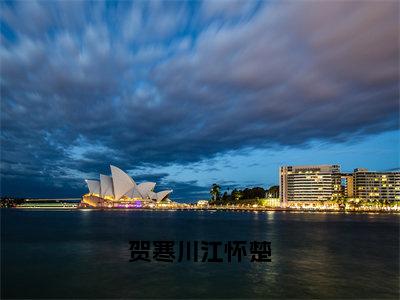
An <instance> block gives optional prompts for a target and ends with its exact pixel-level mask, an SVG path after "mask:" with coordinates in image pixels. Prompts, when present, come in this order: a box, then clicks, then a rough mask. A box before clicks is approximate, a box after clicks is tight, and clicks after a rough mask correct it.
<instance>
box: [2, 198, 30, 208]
mask: <svg viewBox="0 0 400 300" xmlns="http://www.w3.org/2000/svg"><path fill="white" fill-rule="evenodd" d="M24 202H25V199H23V198H12V197H1V198H0V207H15V206H16V205H18V204H22V203H24Z"/></svg>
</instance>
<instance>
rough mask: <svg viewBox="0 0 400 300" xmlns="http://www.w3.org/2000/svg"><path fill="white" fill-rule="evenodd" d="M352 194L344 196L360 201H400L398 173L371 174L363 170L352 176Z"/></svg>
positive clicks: (399, 174)
mask: <svg viewBox="0 0 400 300" xmlns="http://www.w3.org/2000/svg"><path fill="white" fill-rule="evenodd" d="M352 177H353V179H352V183H353V184H352V187H351V184H348V185H349V186H350V189H349V190H351V188H352V190H353V193H351V192H348V194H347V195H346V196H348V197H349V198H356V199H362V200H374V199H379V200H387V201H395V200H400V172H373V171H368V170H367V169H364V168H362V169H361V168H358V169H355V170H354V173H353V174H352Z"/></svg>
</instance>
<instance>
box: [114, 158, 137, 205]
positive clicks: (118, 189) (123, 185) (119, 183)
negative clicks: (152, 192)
mask: <svg viewBox="0 0 400 300" xmlns="http://www.w3.org/2000/svg"><path fill="white" fill-rule="evenodd" d="M110 168H111V175H112V181H113V184H114V200H115V201H118V200H119V199H120V198H121V197H122V196H123V195H125V194H126V193H127V192H128V191H130V190H131V189H132V188H136V183H135V181H134V180H133V179H132V178H131V177H130V176H129V175H128V174H126V173H125V172H124V171H122V170H121V169H120V168H117V167H115V166H112V165H110Z"/></svg>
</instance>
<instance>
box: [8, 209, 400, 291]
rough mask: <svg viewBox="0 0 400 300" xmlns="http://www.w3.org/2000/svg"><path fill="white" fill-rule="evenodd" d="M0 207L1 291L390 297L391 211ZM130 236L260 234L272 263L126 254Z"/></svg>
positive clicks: (394, 251) (395, 226)
mask: <svg viewBox="0 0 400 300" xmlns="http://www.w3.org/2000/svg"><path fill="white" fill-rule="evenodd" d="M1 214H2V253H3V257H2V259H3V260H2V293H3V294H2V296H3V298H13V297H14V298H15V297H17V298H35V297H36V298H44V297H47V298H49V297H50V298H53V297H69V298H72V297H74V298H76V297H81V298H82V297H85V298H94V297H96V298H98V297H110V298H138V297H158V298H160V297H162V298H188V297H203V298H211V297H213V298H218V297H219V298H221V297H223V298H224V297H225V298H226V297H233V298H267V297H269V298H282V297H284V298H287V297H294V298H309V297H313V298H332V297H334V298H344V297H356V298H385V297H389V298H398V290H399V286H398V278H399V273H398V270H399V256H398V251H399V219H400V218H399V216H398V215H382V214H373V215H372V214H346V213H319V212H318V213H317V212H313V213H299V212H259V213H254V212H219V211H218V212H206V211H199V212H190V211H189V212H187V211H186V212H182V211H163V212H159V211H129V210H120V211H98V210H75V211H74V210H71V211H40V210H34V211H32V210H12V209H8V210H2V211H1ZM133 239H135V240H140V239H142V240H150V241H154V240H174V241H180V240H183V241H194V240H200V241H201V240H206V241H222V242H224V241H228V240H245V241H248V242H250V241H252V240H268V241H271V243H272V262H271V263H264V264H263V263H250V262H248V261H247V260H244V261H243V262H242V263H235V262H233V263H231V264H229V263H225V262H224V263H220V264H212V263H194V262H184V263H178V262H175V263H171V264H169V263H158V262H154V261H153V262H151V263H141V262H138V263H129V262H128V260H129V255H130V253H129V250H128V249H129V245H128V241H129V240H133ZM222 252H223V251H222V250H221V255H222ZM21 284H22V285H23V286H24V288H23V289H21Z"/></svg>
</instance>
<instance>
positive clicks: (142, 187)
mask: <svg viewBox="0 0 400 300" xmlns="http://www.w3.org/2000/svg"><path fill="white" fill-rule="evenodd" d="M155 186H156V183H155V182H143V183H141V184H139V185H138V191H139V193H140V195H141V196H142V197H143V198H150V196H149V192H152V191H153V189H154V187H155Z"/></svg>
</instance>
